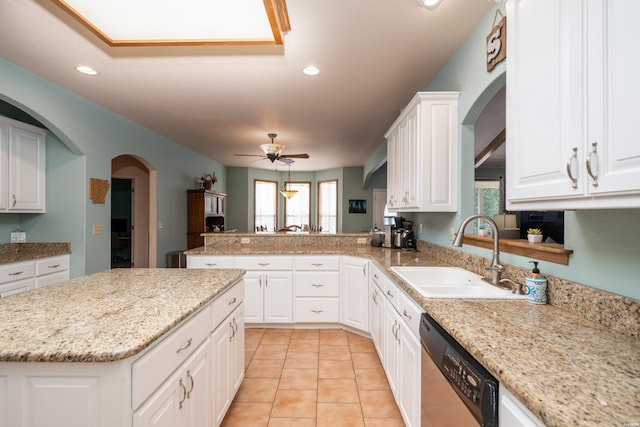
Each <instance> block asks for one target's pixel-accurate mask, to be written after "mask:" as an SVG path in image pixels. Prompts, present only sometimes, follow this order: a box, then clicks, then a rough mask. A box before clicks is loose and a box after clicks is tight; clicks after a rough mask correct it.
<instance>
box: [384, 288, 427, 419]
mask: <svg viewBox="0 0 640 427" xmlns="http://www.w3.org/2000/svg"><path fill="white" fill-rule="evenodd" d="M387 286H388V288H387V289H388V290H391V291H392V292H391V294H393V295H394V296H395V297H396V298H398V299H399V300H400V301H402V298H403V297H404V298H407V299H408V297H407V296H406V295H404V294H401V291H400V289H397V287H396V286H395V284H394V283H392V282H391V281H390V280H389V283H387ZM393 291H395V292H393ZM420 310H421V309H419V308H418V307H417V306H416V305H414V306H407V308H404V307H403V308H402V309H401V311H402V314H401V313H400V312H398V309H397V308H396V307H395V306H394V305H393V304H392V302H391V300H390V299H388V298H384V319H383V322H382V334H381V336H382V341H383V343H382V344H383V363H382V364H383V366H384V370H385V372H386V374H387V379H388V381H389V386H390V387H391V391H392V392H393V395H394V397H395V399H396V403H397V404H398V408H399V409H400V413H401V414H402V418H403V420H404V422H405V424H406V425H407V426H409V427H411V426H415V427H417V426H420V370H421V361H420V339H419V338H418V337H419V335H417V333H416V331H414V328H413V327H412V325H411V324H410V323H408V322H407V321H408V320H412V319H414V318H418V319H419V316H420V314H421V312H420Z"/></svg>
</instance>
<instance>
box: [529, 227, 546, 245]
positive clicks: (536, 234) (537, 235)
mask: <svg viewBox="0 0 640 427" xmlns="http://www.w3.org/2000/svg"><path fill="white" fill-rule="evenodd" d="M527 239H528V240H529V243H540V242H542V230H540V229H539V228H530V229H528V230H527Z"/></svg>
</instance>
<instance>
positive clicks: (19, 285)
mask: <svg viewBox="0 0 640 427" xmlns="http://www.w3.org/2000/svg"><path fill="white" fill-rule="evenodd" d="M35 284H36V279H34V278H33V277H31V278H29V279H24V280H16V281H14V282H10V283H6V284H4V285H0V298H6V297H8V296H9V295H14V294H19V293H21V292H25V291H28V290H29V289H33V288H34V287H35Z"/></svg>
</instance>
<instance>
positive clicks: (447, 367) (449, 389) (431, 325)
mask: <svg viewBox="0 0 640 427" xmlns="http://www.w3.org/2000/svg"><path fill="white" fill-rule="evenodd" d="M420 342H421V344H422V378H421V389H422V390H421V396H422V405H421V409H422V411H421V420H422V423H421V425H422V427H439V426H457V427H466V426H483V427H498V381H497V380H496V379H495V378H494V377H493V375H491V374H490V373H489V372H488V371H487V370H486V369H485V368H484V367H483V366H482V365H480V363H478V361H477V360H475V359H474V358H473V357H472V356H471V355H470V354H469V352H467V351H466V350H465V349H464V348H462V346H461V345H460V344H458V343H457V342H456V340H455V339H454V338H453V337H452V336H451V335H449V334H448V333H447V332H446V331H445V330H444V329H443V328H442V327H441V326H440V325H439V324H438V323H437V322H436V321H435V320H434V319H433V318H432V317H431V316H429V315H428V314H426V313H424V314H423V315H422V318H421V320H420Z"/></svg>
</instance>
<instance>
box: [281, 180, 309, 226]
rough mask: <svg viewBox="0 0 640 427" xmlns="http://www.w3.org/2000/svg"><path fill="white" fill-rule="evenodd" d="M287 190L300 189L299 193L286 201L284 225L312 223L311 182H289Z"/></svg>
mask: <svg viewBox="0 0 640 427" xmlns="http://www.w3.org/2000/svg"><path fill="white" fill-rule="evenodd" d="M286 186H287V190H298V194H296V195H295V196H293V197H292V198H290V199H287V198H285V199H284V200H285V202H284V225H285V226H289V225H299V226H301V227H302V226H303V225H304V224H306V225H311V197H310V194H311V183H310V182H291V181H289V182H287V183H286Z"/></svg>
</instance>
